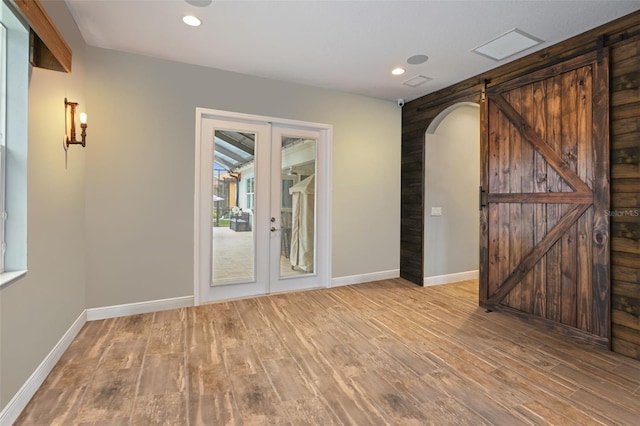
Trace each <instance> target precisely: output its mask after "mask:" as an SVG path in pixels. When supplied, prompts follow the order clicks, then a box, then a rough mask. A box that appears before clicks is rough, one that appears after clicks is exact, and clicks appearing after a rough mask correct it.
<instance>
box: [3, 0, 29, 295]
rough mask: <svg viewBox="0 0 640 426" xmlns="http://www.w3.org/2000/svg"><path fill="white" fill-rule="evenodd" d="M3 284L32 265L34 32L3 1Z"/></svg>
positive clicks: (22, 273)
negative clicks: (30, 149)
mask: <svg viewBox="0 0 640 426" xmlns="http://www.w3.org/2000/svg"><path fill="white" fill-rule="evenodd" d="M0 8H1V10H0V33H1V37H0V38H1V39H0V240H2V253H1V254H2V255H1V256H0V263H2V265H1V266H2V268H3V269H2V270H1V271H0V287H1V286H3V285H4V284H7V283H9V282H11V281H13V280H14V279H16V278H17V277H19V276H21V275H24V273H25V271H26V269H27V117H28V100H29V30H28V28H26V27H25V26H24V24H23V23H22V22H21V21H20V20H19V19H18V18H17V17H16V15H15V14H14V13H13V11H12V10H11V8H10V7H9V6H8V5H7V4H6V3H5V2H2V3H1V4H0Z"/></svg>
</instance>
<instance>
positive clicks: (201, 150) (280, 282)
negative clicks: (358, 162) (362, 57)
mask: <svg viewBox="0 0 640 426" xmlns="http://www.w3.org/2000/svg"><path fill="white" fill-rule="evenodd" d="M216 130H233V131H238V132H246V133H253V134H255V135H256V143H255V173H256V176H257V177H258V176H259V178H256V180H255V185H256V186H255V209H254V227H255V229H254V230H253V232H254V243H255V276H254V278H255V279H254V280H252V281H250V282H242V283H233V284H228V285H216V286H212V285H211V282H212V273H211V271H212V255H213V254H212V232H211V231H212V226H211V220H212V216H211V212H212V204H213V201H212V199H213V197H212V185H211V177H212V173H213V170H212V167H213V161H212V159H213V151H214V142H213V141H214V134H215V131H216ZM282 135H287V136H296V137H298V136H299V137H305V138H313V139H316V141H317V142H316V150H317V151H316V152H317V153H316V175H317V179H316V183H315V185H316V188H315V191H316V210H315V214H316V220H315V235H316V239H315V268H314V271H313V273H308V274H304V275H301V276H297V277H296V276H294V277H291V276H289V277H281V274H280V229H281V224H280V223H279V222H280V221H279V218H280V189H281V167H282V165H281V164H280V147H281V143H280V140H281V137H282ZM331 137H332V126H330V125H325V124H318V123H310V122H301V121H295V120H287V119H278V118H272V117H263V116H256V115H249V114H242V113H233V112H226V111H218V110H210V109H204V108H197V109H196V147H195V148H196V149H195V194H194V254H195V256H194V296H195V297H194V299H195V304H196V305H199V304H201V303H206V302H211V301H219V300H229V299H237V298H243V297H250V296H255V295H261V294H269V293H277V292H286V291H292V290H302V289H309V288H318V287H330V285H331V250H330V247H331V196H330V194H331V182H332V179H331V167H330V164H331ZM271 218H275V222H272V221H271ZM272 227H273V228H275V231H272Z"/></svg>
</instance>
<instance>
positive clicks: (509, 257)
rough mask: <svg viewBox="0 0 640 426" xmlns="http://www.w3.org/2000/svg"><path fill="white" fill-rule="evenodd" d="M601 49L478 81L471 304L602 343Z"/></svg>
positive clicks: (605, 252) (604, 126) (605, 246)
mask: <svg viewBox="0 0 640 426" xmlns="http://www.w3.org/2000/svg"><path fill="white" fill-rule="evenodd" d="M604 53H605V52H602V51H601V52H599V53H596V52H594V53H593V54H588V55H585V56H581V57H579V58H575V59H571V60H569V61H567V62H564V63H561V64H559V65H555V66H552V67H549V68H545V69H543V70H540V71H537V72H534V73H532V74H530V75H527V76H524V77H520V78H518V79H516V80H511V81H507V82H504V83H500V84H497V85H495V86H492V87H488V88H487V90H486V98H485V102H484V107H483V119H482V122H483V136H482V147H481V151H482V161H483V168H482V177H481V179H482V185H483V187H482V188H481V208H482V214H481V243H480V244H481V251H480V263H481V265H480V268H481V271H480V277H481V279H480V304H481V305H482V306H484V307H486V308H488V309H490V310H503V311H510V312H512V313H515V314H517V315H520V316H524V317H527V318H529V319H534V320H540V321H543V322H545V324H546V325H550V326H552V328H555V329H558V330H561V331H564V332H566V333H567V334H570V335H573V336H575V337H580V338H583V339H585V340H588V341H591V342H593V343H597V344H600V345H602V346H608V345H609V341H610V331H609V330H610V309H609V297H610V296H609V288H610V285H609V240H608V235H609V222H608V217H607V214H608V209H609V179H608V175H609V170H608V163H609V160H608V159H609V136H608V135H609V127H608V126H609V124H608V123H609V116H608V108H609V102H608V62H607V55H606V54H604Z"/></svg>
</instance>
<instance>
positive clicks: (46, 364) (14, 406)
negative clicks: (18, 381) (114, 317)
mask: <svg viewBox="0 0 640 426" xmlns="http://www.w3.org/2000/svg"><path fill="white" fill-rule="evenodd" d="M86 322H87V311H86V310H84V311H82V313H81V314H80V316H79V317H78V319H76V320H75V321H74V322H73V324H71V327H69V329H68V330H67V332H66V333H64V335H63V336H62V338H61V339H60V340H59V341H58V343H57V344H56V345H55V346H54V347H53V349H51V352H49V354H48V355H47V356H46V357H45V359H44V360H43V361H42V362H41V363H40V365H39V366H38V367H37V368H36V369H35V371H34V372H33V374H31V376H30V377H29V378H28V379H27V381H26V382H24V384H23V385H22V387H21V388H20V390H19V391H18V392H17V393H16V394H15V395H14V396H13V398H11V401H9V403H8V404H7V405H6V406H5V407H4V408H3V409H2V411H1V412H0V425H10V424H13V422H15V421H16V419H17V418H18V416H19V415H20V413H22V410H24V408H25V407H26V406H27V404H28V403H29V401H30V400H31V398H32V397H33V395H34V394H35V393H36V391H37V390H38V388H39V387H40V385H42V383H43V382H44V380H45V379H46V378H47V376H48V375H49V373H51V370H53V367H55V365H56V363H57V362H58V361H59V360H60V357H62V354H64V352H65V351H66V350H67V348H68V347H69V345H71V342H73V339H75V337H76V336H77V335H78V333H79V332H80V330H81V329H82V326H83V325H84V324H85V323H86Z"/></svg>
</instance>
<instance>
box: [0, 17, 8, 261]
mask: <svg viewBox="0 0 640 426" xmlns="http://www.w3.org/2000/svg"><path fill="white" fill-rule="evenodd" d="M6 111H7V28H6V27H5V26H4V25H3V24H2V23H1V22H0V112H1V113H0V273H2V272H4V253H5V251H6V249H7V245H6V243H5V240H4V223H5V218H6V214H5V211H4V193H5V178H4V176H5V164H4V161H5V143H6V142H5V139H6V137H5V135H6V132H7V131H6V127H7V126H6V124H7V123H6V121H7V113H6Z"/></svg>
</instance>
